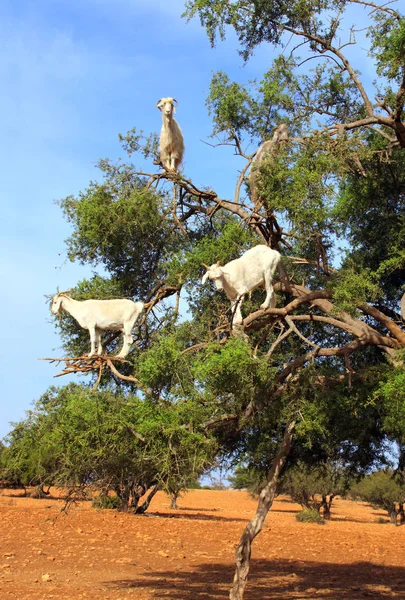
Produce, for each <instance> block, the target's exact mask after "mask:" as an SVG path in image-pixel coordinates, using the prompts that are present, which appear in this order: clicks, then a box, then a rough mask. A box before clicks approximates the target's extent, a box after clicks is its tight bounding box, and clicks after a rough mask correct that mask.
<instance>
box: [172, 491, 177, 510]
mask: <svg viewBox="0 0 405 600" xmlns="http://www.w3.org/2000/svg"><path fill="white" fill-rule="evenodd" d="M178 497H179V493H178V492H173V494H172V500H171V502H170V508H173V509H175V510H177V498H178Z"/></svg>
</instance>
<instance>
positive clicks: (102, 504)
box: [91, 494, 121, 510]
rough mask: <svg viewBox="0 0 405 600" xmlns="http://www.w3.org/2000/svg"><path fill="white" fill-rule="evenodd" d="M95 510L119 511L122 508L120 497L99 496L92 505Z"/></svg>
mask: <svg viewBox="0 0 405 600" xmlns="http://www.w3.org/2000/svg"><path fill="white" fill-rule="evenodd" d="M91 505H92V507H93V508H100V509H102V510H106V509H113V510H114V509H117V508H120V506H121V500H120V499H119V498H118V496H108V495H106V494H98V495H97V496H95V497H94V498H93V501H92V503H91Z"/></svg>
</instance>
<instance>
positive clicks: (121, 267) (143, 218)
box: [60, 180, 173, 297]
mask: <svg viewBox="0 0 405 600" xmlns="http://www.w3.org/2000/svg"><path fill="white" fill-rule="evenodd" d="M60 205H61V207H62V210H63V212H64V214H65V216H66V218H67V220H68V221H69V222H70V223H71V224H72V226H73V228H74V231H73V234H72V235H71V236H70V238H69V239H68V240H67V250H68V257H69V258H70V260H72V261H73V260H78V261H79V262H81V263H90V264H93V265H98V264H101V265H103V266H104V267H105V269H107V271H108V272H109V273H110V274H112V275H113V276H114V277H119V278H120V279H121V281H122V284H124V285H125V288H126V290H127V294H128V295H130V296H138V297H144V296H145V295H146V293H147V292H148V291H150V289H151V288H152V287H153V286H154V283H155V281H156V278H159V275H160V272H159V261H160V260H161V258H162V255H163V254H164V253H168V252H169V251H170V241H171V238H172V237H173V235H170V220H168V219H166V213H167V210H168V209H167V207H165V204H164V201H163V199H162V197H161V196H158V195H157V194H154V193H153V192H151V191H150V190H147V189H146V188H145V187H144V183H143V182H142V181H140V180H138V181H136V182H134V184H133V187H132V189H131V190H130V191H127V190H125V192H124V193H123V194H122V195H120V194H119V193H118V194H117V193H116V192H115V190H113V189H111V186H109V185H107V184H101V185H100V184H95V183H94V184H92V185H91V186H90V187H89V188H88V189H87V190H86V191H85V192H84V193H82V194H80V195H79V197H78V198H74V197H73V196H69V197H68V198H65V199H64V200H62V201H61V202H60Z"/></svg>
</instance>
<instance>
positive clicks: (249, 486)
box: [228, 464, 266, 495]
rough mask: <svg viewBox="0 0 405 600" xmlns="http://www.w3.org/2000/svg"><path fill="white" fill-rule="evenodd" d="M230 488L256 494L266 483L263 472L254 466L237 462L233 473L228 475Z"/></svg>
mask: <svg viewBox="0 0 405 600" xmlns="http://www.w3.org/2000/svg"><path fill="white" fill-rule="evenodd" d="M228 481H229V482H230V484H231V488H233V489H234V490H247V491H248V492H249V493H250V494H252V495H257V494H259V493H260V491H261V490H262V488H263V486H264V485H265V483H266V479H265V478H264V476H263V473H262V472H260V470H258V469H257V468H255V467H251V468H249V467H248V466H247V465H244V464H239V465H238V466H237V467H236V469H235V471H234V473H233V475H230V476H229V477H228Z"/></svg>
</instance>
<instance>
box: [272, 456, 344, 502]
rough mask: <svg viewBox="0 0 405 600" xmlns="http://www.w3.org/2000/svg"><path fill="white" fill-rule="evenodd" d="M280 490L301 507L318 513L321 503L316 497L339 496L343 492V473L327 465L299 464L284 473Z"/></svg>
mask: <svg viewBox="0 0 405 600" xmlns="http://www.w3.org/2000/svg"><path fill="white" fill-rule="evenodd" d="M280 490H281V492H282V493H284V494H288V495H289V496H291V498H292V500H294V502H297V503H298V504H301V506H304V507H306V508H314V509H317V511H318V512H319V508H320V506H321V503H320V502H318V500H317V496H321V497H323V496H328V495H330V494H333V495H334V496H335V495H336V494H341V493H342V491H343V490H344V473H343V471H339V470H338V469H336V468H333V467H332V465H330V464H329V463H323V464H318V465H308V464H305V463H303V462H299V463H298V464H297V465H295V466H294V467H292V468H291V469H289V470H288V471H287V472H286V473H285V475H284V477H283V479H282V482H281V486H280Z"/></svg>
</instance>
